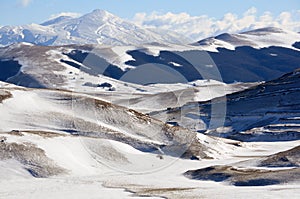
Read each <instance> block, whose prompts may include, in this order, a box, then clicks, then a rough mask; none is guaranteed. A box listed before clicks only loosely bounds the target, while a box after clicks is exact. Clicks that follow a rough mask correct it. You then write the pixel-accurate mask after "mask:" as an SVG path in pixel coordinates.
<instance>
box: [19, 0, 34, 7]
mask: <svg viewBox="0 0 300 199" xmlns="http://www.w3.org/2000/svg"><path fill="white" fill-rule="evenodd" d="M31 2H32V0H21V4H22V6H23V7H27V6H28V5H29V4H30V3H31Z"/></svg>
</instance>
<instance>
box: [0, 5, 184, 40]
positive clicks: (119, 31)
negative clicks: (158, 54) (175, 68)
mask: <svg viewBox="0 0 300 199" xmlns="http://www.w3.org/2000/svg"><path fill="white" fill-rule="evenodd" d="M12 32H13V34H12ZM18 42H29V43H33V44H38V45H66V44H90V43H94V44H95V43H96V44H97V43H98V44H108V45H141V44H145V43H151V42H157V43H187V42H188V40H186V39H185V37H184V36H182V35H178V34H173V33H169V32H165V33H164V34H161V33H159V32H158V31H153V30H150V29H146V28H143V27H140V26H138V25H135V24H134V23H132V22H129V21H126V20H124V19H121V18H119V17H118V16H115V15H113V14H112V13H109V12H107V11H105V10H100V9H96V10H94V11H92V12H91V13H88V14H85V15H82V16H80V17H72V16H65V15H59V16H58V17H56V18H54V19H51V20H49V21H46V22H44V23H42V24H40V25H38V24H31V25H25V26H20V27H14V26H11V27H9V26H5V27H2V28H0V45H10V44H13V43H18Z"/></svg>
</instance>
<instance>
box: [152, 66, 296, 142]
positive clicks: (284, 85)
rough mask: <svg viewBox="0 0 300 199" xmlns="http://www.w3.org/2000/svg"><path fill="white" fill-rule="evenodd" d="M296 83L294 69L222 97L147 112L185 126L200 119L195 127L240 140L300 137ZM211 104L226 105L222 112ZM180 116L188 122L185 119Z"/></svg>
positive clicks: (209, 132) (283, 139)
mask: <svg viewBox="0 0 300 199" xmlns="http://www.w3.org/2000/svg"><path fill="white" fill-rule="evenodd" d="M299 85H300V73H299V70H296V71H294V72H292V73H288V74H286V75H284V76H282V77H281V78H278V79H276V80H272V81H269V82H266V83H262V84H260V85H257V86H254V87H252V88H249V89H246V90H244V91H240V92H237V93H233V94H230V95H227V96H226V97H225V98H224V97H221V98H216V99H213V100H211V101H207V102H199V103H188V104H186V105H184V106H183V107H179V108H174V109H170V110H165V111H163V112H154V113H153V114H150V115H152V116H154V117H157V118H158V119H162V118H164V120H166V121H170V122H171V121H173V122H178V123H179V124H180V125H182V126H185V127H188V128H190V127H189V125H190V123H197V122H199V121H201V122H202V125H199V126H198V129H196V130H198V131H202V132H206V133H208V134H212V135H215V136H220V137H226V138H230V139H236V140H241V141H260V142H261V141H279V140H282V141H288V140H299V138H300V134H299V129H300V119H299V118H300V108H299V104H300V103H299V102H300V98H299V96H300V95H299ZM214 106H215V107H219V108H220V107H222V106H226V112H225V114H223V112H222V111H220V112H218V111H215V112H212V107H214ZM185 113H187V114H185ZM190 113H193V115H191V114H190ZM183 117H185V118H187V120H186V121H189V123H184V121H185V120H183ZM212 118H216V119H218V118H221V119H222V118H223V119H224V123H217V122H216V123H213V124H212V123H211V121H213V119H212ZM188 119H189V120H188ZM191 120H192V121H193V122H191ZM193 127H194V126H193Z"/></svg>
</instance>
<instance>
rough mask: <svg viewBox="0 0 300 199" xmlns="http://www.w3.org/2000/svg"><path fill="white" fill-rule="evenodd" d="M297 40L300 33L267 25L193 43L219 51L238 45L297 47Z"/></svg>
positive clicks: (299, 38) (232, 48) (299, 37)
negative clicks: (218, 49)
mask: <svg viewBox="0 0 300 199" xmlns="http://www.w3.org/2000/svg"><path fill="white" fill-rule="evenodd" d="M297 41H300V34H299V33H297V32H292V31H288V30H283V29H281V28H274V27H267V28H260V29H255V30H251V31H247V32H242V33H237V34H228V33H224V34H221V35H218V36H215V37H209V38H207V39H203V40H201V41H198V42H197V43H194V44H193V45H200V46H202V47H203V48H205V49H207V50H212V51H214V50H215V51H217V48H226V49H229V50H234V49H235V48H236V47H241V46H251V47H253V48H266V47H270V46H280V47H285V48H292V49H293V48H294V49H297V47H296V46H294V47H293V45H294V44H295V42H297ZM298 50H299V49H298ZM274 56H276V55H274Z"/></svg>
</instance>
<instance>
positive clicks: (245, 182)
mask: <svg viewBox="0 0 300 199" xmlns="http://www.w3.org/2000/svg"><path fill="white" fill-rule="evenodd" d="M184 175H185V176H186V177H188V178H190V179H195V180H211V181H216V182H222V181H228V182H230V183H231V184H233V185H235V186H266V185H274V184H281V183H288V182H293V181H299V180H300V169H299V168H295V169H284V170H266V169H252V168H234V167H232V166H211V167H207V168H204V169H197V170H190V171H187V172H185V173H184Z"/></svg>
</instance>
